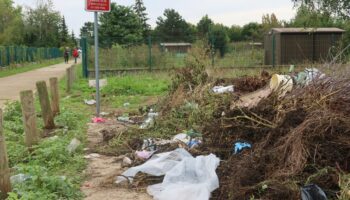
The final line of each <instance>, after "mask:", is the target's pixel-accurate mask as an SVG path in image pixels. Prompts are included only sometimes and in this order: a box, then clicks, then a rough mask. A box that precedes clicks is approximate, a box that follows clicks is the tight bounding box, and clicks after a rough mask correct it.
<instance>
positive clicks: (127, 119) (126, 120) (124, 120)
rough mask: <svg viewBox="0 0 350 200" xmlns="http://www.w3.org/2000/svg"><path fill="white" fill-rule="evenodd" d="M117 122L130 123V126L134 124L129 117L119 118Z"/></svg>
mask: <svg viewBox="0 0 350 200" xmlns="http://www.w3.org/2000/svg"><path fill="white" fill-rule="evenodd" d="M117 120H118V121H120V122H125V123H130V124H134V123H135V122H134V121H133V120H130V117H127V116H125V117H124V116H121V117H118V118H117Z"/></svg>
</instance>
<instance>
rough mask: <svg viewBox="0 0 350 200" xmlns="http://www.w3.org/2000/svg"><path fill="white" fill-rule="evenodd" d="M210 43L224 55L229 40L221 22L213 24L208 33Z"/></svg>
mask: <svg viewBox="0 0 350 200" xmlns="http://www.w3.org/2000/svg"><path fill="white" fill-rule="evenodd" d="M209 38H210V44H211V45H212V47H214V49H215V50H219V53H220V56H221V57H224V55H225V53H226V52H227V45H228V42H229V41H230V39H229V37H228V33H227V29H226V27H225V26H224V25H222V24H215V25H214V26H212V29H211V31H210V34H209Z"/></svg>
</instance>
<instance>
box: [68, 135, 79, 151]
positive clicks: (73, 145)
mask: <svg viewBox="0 0 350 200" xmlns="http://www.w3.org/2000/svg"><path fill="white" fill-rule="evenodd" d="M80 144H81V142H80V141H79V140H78V139H76V138H74V139H72V140H71V141H70V143H69V145H68V146H67V151H68V152H69V153H73V152H74V151H75V150H77V148H78V147H79V145H80Z"/></svg>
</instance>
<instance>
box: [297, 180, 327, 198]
mask: <svg viewBox="0 0 350 200" xmlns="http://www.w3.org/2000/svg"><path fill="white" fill-rule="evenodd" d="M301 200H327V196H326V194H325V193H324V191H323V190H322V189H321V188H320V187H318V186H317V185H316V184H310V185H306V186H304V187H302V188H301Z"/></svg>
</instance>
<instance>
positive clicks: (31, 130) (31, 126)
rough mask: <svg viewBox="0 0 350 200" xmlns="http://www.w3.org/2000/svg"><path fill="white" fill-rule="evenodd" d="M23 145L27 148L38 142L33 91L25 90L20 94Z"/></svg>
mask: <svg viewBox="0 0 350 200" xmlns="http://www.w3.org/2000/svg"><path fill="white" fill-rule="evenodd" d="M20 98H21V107H22V116H23V126H24V132H25V143H26V145H27V147H28V148H30V147H32V146H33V145H35V144H38V142H39V135H38V129H37V127H36V113H35V106H34V95H33V91H31V90H27V91H22V92H21V93H20Z"/></svg>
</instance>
